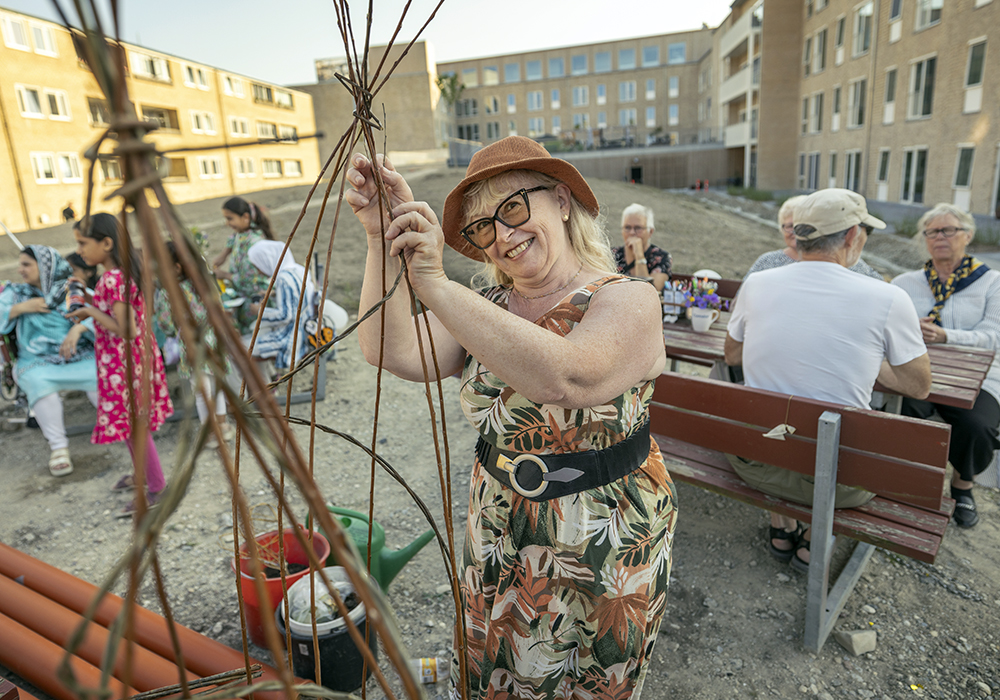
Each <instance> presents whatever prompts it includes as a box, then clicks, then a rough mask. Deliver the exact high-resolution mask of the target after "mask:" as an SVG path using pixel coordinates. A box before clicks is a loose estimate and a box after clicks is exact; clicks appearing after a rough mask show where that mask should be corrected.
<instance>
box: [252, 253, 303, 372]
mask: <svg viewBox="0 0 1000 700" xmlns="http://www.w3.org/2000/svg"><path fill="white" fill-rule="evenodd" d="M284 249H285V244H284V243H279V242H278V241H260V242H259V243H254V244H253V246H252V247H251V248H250V252H249V254H248V257H249V258H250V262H251V263H252V264H253V265H254V267H256V268H257V269H258V270H260V271H261V273H262V274H264V275H265V276H266V277H267V278H268V279H270V278H271V277H272V276H273V275H274V271H275V269H277V268H278V265H279V260H280V265H281V267H280V271H279V272H278V276H277V277H276V278H275V280H274V288H273V289H272V290H271V298H270V300H269V302H268V305H267V307H265V309H264V314H263V317H262V319H261V328H260V333H259V334H258V336H257V342H256V343H255V344H254V348H253V355H254V357H260V358H263V359H271V360H273V361H274V366H275V367H276V368H278V369H288V368H289V367H291V365H292V360H293V359H295V360H298V359H299V358H300V357H302V356H303V355H304V354H305V352H306V348H307V347H308V341H307V340H306V337H307V333H306V331H305V323H306V321H307V320H309V319H310V318H312V317H313V315H314V312H313V297H314V293H315V291H316V290H315V287H314V286H313V283H312V280H311V279H306V289H305V295H306V296H305V302H304V303H303V305H302V314H301V316H300V317H299V327H298V334H297V335H296V333H295V317H296V315H298V310H299V297H300V296H301V293H302V280H303V278H305V277H307V273H306V269H305V268H304V267H302V265H299V264H298V263H296V262H295V258H294V257H292V252H291V251H288V252H286V253H285V256H284V258H283V259H282V257H281V252H282V251H283V250H284ZM250 311H251V313H252V314H253V315H254V316H255V317H256V315H257V313H258V307H257V305H256V304H254V305H253V306H252V307H251V309H250Z"/></svg>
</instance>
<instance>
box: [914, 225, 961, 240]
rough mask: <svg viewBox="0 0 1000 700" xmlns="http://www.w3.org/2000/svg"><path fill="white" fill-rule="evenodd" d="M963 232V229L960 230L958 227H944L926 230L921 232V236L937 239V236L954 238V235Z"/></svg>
mask: <svg viewBox="0 0 1000 700" xmlns="http://www.w3.org/2000/svg"><path fill="white" fill-rule="evenodd" d="M964 230H965V229H964V228H960V227H958V226H945V227H943V228H926V229H924V230H923V234H924V238H937V237H938V236H944V237H945V238H954V237H955V234H957V233H958V232H959V231H964Z"/></svg>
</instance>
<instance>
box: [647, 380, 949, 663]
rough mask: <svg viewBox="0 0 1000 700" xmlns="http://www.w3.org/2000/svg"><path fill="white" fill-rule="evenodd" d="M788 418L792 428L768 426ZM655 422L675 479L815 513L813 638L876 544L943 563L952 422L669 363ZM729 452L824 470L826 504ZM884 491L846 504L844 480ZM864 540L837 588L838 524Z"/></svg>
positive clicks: (796, 512) (836, 610) (817, 491)
mask: <svg viewBox="0 0 1000 700" xmlns="http://www.w3.org/2000/svg"><path fill="white" fill-rule="evenodd" d="M782 423H787V424H789V425H791V426H794V427H795V429H796V431H795V433H794V435H786V436H785V439H784V440H776V439H773V438H766V437H764V436H763V434H764V433H766V432H768V431H770V430H771V429H772V428H774V427H775V426H778V425H780V424H782ZM650 427H651V431H652V433H653V436H654V438H655V439H656V441H657V443H658V444H659V446H660V449H661V450H662V452H663V457H664V461H665V462H666V465H667V469H668V470H669V471H670V473H671V475H672V476H673V478H674V479H675V480H678V481H684V482H686V483H689V484H692V485H694V486H698V487H700V488H704V489H707V490H709V491H713V492H715V493H718V494H721V495H723V496H728V497H729V498H734V499H736V500H739V501H743V502H744V503H749V504H750V505H754V506H758V507H760V508H763V509H765V510H768V511H772V512H775V513H780V514H781V515H785V516H789V517H792V518H796V519H798V520H802V521H804V522H808V523H811V524H812V545H811V559H810V561H811V565H810V567H809V580H808V588H807V600H806V619H805V645H806V647H807V648H809V649H811V650H813V651H819V649H820V648H821V647H822V646H823V643H824V642H825V641H826V638H827V636H829V634H830V632H831V631H832V629H833V625H834V623H835V622H836V620H837V617H838V615H839V614H840V611H841V609H842V608H843V607H844V604H845V603H846V602H847V598H848V597H849V596H850V594H851V591H852V590H853V589H854V586H855V585H856V584H857V582H858V579H859V578H860V577H861V573H862V571H863V570H864V567H865V565H866V564H867V563H868V560H869V559H870V558H871V556H872V554H873V553H874V551H875V548H876V547H882V548H884V549H887V550H890V551H892V552H896V553H898V554H902V555H905V556H908V557H912V558H914V559H917V560H920V561H924V562H930V563H933V561H934V558H935V557H936V556H937V552H938V548H939V547H940V546H941V539H942V537H943V536H944V532H945V529H946V528H947V526H948V522H949V519H950V517H951V513H952V511H953V510H954V501H952V500H951V499H950V498H944V497H943V495H942V494H943V491H944V486H945V466H946V463H947V459H948V442H949V438H950V435H951V427H950V426H948V425H945V424H940V423H932V422H929V421H922V420H917V419H913V418H906V417H903V416H898V415H893V414H888V413H881V412H878V411H869V410H863V409H857V408H851V407H847V406H838V405H836V404H831V403H826V402H823V401H814V400H811V399H804V398H800V397H789V396H787V395H785V394H777V393H774V392H770V391H763V390H760V389H751V388H748V387H745V386H741V385H738V384H731V383H728V382H720V381H715V380H712V379H704V378H701V377H691V376H685V375H680V374H675V373H673V372H666V373H664V374H663V375H661V376H660V378H659V379H658V380H657V382H656V389H655V391H654V394H653V401H652V404H651V405H650ZM725 453H730V454H736V455H740V456H741V457H744V458H746V459H755V460H759V461H761V462H764V463H767V464H773V465H776V466H779V467H784V468H786V469H791V470H794V471H797V472H800V473H802V474H807V475H810V476H814V478H815V487H814V490H813V494H814V505H813V506H812V507H811V508H810V507H809V506H803V505H801V504H798V503H793V502H791V501H786V500H783V499H780V498H776V497H774V496H769V495H767V494H765V493H762V492H760V491H757V490H756V489H754V488H753V487H751V486H750V485H749V484H747V483H746V482H745V481H743V480H742V479H741V478H740V477H739V476H738V475H737V474H736V473H735V472H734V471H733V469H732V466H731V465H730V464H729V461H728V459H727V458H726V456H725ZM837 482H839V483H841V484H846V485H848V486H859V487H862V488H864V489H867V490H868V491H872V492H874V493H875V494H877V496H876V497H875V498H874V499H873V500H872V501H870V502H869V503H867V504H865V505H864V506H861V507H860V508H851V509H840V510H834V507H833V498H834V490H835V485H836V483H837ZM834 534H836V535H837V536H838V537H846V538H848V539H852V540H857V545H856V546H855V549H854V552H853V554H852V555H851V558H850V560H849V561H848V562H847V564H846V565H845V566H844V569H843V570H842V572H841V574H840V576H839V578H838V579H837V581H836V583H835V584H834V585H833V588H832V589H831V588H830V587H829V584H830V556H831V554H832V552H833V549H834V545H835V542H834V541H833V537H832V535H834Z"/></svg>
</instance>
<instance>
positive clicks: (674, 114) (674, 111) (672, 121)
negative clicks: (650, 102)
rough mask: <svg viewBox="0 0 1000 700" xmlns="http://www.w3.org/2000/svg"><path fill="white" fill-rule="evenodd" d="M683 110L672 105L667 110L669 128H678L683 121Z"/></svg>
mask: <svg viewBox="0 0 1000 700" xmlns="http://www.w3.org/2000/svg"><path fill="white" fill-rule="evenodd" d="M680 113H681V108H680V107H679V106H678V105H675V104H673V105H670V106H669V107H668V108H667V124H668V125H669V126H677V124H678V123H679V122H680V120H681V116H680Z"/></svg>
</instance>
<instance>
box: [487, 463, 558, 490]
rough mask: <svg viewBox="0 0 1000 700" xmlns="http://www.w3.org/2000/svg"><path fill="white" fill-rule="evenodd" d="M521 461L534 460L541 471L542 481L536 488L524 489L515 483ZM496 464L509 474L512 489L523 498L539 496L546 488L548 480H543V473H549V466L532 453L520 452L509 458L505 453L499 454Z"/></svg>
mask: <svg viewBox="0 0 1000 700" xmlns="http://www.w3.org/2000/svg"><path fill="white" fill-rule="evenodd" d="M523 462H534V463H535V465H536V466H537V467H538V468H539V469H540V470H541V471H542V474H543V477H542V483H541V484H539V486H538V487H537V488H534V489H530V490H529V489H526V488H524V487H522V486H521V485H520V484H519V483H517V468H518V467H519V466H520V465H521V464H522V463H523ZM497 466H498V467H500V468H501V469H503V470H504V471H505V472H507V473H508V474H510V485H511V486H513V487H514V490H515V491H517V492H518V493H519V494H521V495H522V496H524V497H525V498H534V497H536V496H540V495H541V494H542V493H544V492H545V489H546V488H548V486H549V482H547V481H545V478H544V475H545V474H548V473H549V468H548V467H547V466H545V462H543V461H542V459H541V457H539V456H538V455H533V454H520V455H518V456H517V457H515V458H514V459H511V458H509V457H508V456H507V455H504V454H501V455H499V456H498V457H497Z"/></svg>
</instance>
